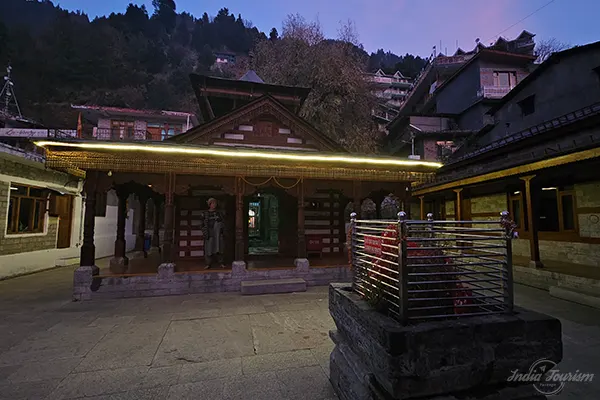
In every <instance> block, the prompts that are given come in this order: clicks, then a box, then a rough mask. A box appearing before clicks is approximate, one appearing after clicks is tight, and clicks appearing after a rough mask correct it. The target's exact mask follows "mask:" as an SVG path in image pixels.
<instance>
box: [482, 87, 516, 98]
mask: <svg viewBox="0 0 600 400" xmlns="http://www.w3.org/2000/svg"><path fill="white" fill-rule="evenodd" d="M511 90H512V87H511V86H484V87H482V88H480V89H479V90H478V91H477V97H483V98H486V99H501V98H503V97H504V96H506V95H507V94H508V92H510V91H511Z"/></svg>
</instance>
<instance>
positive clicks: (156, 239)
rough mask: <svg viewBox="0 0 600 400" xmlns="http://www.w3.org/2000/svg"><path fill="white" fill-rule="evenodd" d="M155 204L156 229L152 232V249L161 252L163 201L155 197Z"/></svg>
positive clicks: (153, 200)
mask: <svg viewBox="0 0 600 400" xmlns="http://www.w3.org/2000/svg"><path fill="white" fill-rule="evenodd" d="M152 202H153V203H154V215H153V216H152V217H153V219H154V224H153V225H154V228H153V232H152V248H154V249H158V250H159V251H160V208H161V206H162V203H163V202H162V199H161V198H160V197H159V196H154V198H153V199H152Z"/></svg>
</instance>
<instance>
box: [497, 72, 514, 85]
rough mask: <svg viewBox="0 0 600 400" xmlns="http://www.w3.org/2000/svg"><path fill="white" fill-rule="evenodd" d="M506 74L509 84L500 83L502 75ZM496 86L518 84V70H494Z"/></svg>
mask: <svg viewBox="0 0 600 400" xmlns="http://www.w3.org/2000/svg"><path fill="white" fill-rule="evenodd" d="M501 74H506V75H507V76H508V85H501V84H500V75H501ZM493 83H494V87H508V88H511V89H512V88H514V87H515V86H517V71H494V82H493Z"/></svg>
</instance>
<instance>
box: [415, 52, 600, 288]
mask: <svg viewBox="0 0 600 400" xmlns="http://www.w3.org/2000/svg"><path fill="white" fill-rule="evenodd" d="M487 116H488V117H489V118H491V121H492V122H491V123H490V124H489V125H487V126H486V128H485V129H482V130H479V131H477V132H476V133H474V134H473V135H471V136H470V137H469V138H468V139H467V140H466V141H465V143H464V144H463V145H462V146H461V147H460V148H459V149H458V150H457V151H456V152H455V153H454V154H453V155H452V157H451V158H450V160H449V162H448V163H446V165H445V166H444V167H443V168H441V169H440V170H439V171H438V174H437V178H436V182H435V183H432V184H428V185H423V186H420V187H418V188H415V190H413V194H414V196H415V198H417V199H419V203H417V204H415V209H416V210H418V211H419V214H420V217H423V216H424V214H425V213H427V212H434V213H436V214H438V215H440V216H441V217H442V218H447V219H458V220H470V219H473V220H478V219H490V218H492V219H493V218H497V217H498V212H499V210H505V209H507V210H510V212H511V214H512V216H513V218H514V220H515V222H516V223H517V225H518V233H519V236H520V237H519V239H517V240H516V241H515V242H514V245H513V254H514V259H515V263H516V264H518V265H524V266H531V267H537V268H541V267H546V269H547V270H551V271H554V272H562V273H566V274H575V275H579V276H591V275H595V276H598V275H597V274H598V273H600V270H599V269H598V268H600V258H599V257H598V255H599V254H600V180H599V179H598V174H597V172H596V171H597V170H598V168H599V167H600V146H599V143H600V129H599V126H600V124H599V123H600V42H596V43H592V44H589V45H585V46H579V47H575V48H572V49H569V50H566V51H562V52H558V53H554V54H553V55H552V56H550V57H549V58H548V60H547V61H545V62H544V63H543V64H541V65H540V66H539V67H538V68H537V69H536V70H535V71H534V72H532V73H531V74H530V75H528V76H527V77H525V78H524V79H522V80H521V81H520V82H519V83H518V84H517V85H516V86H515V87H514V88H513V89H512V90H511V91H510V92H509V93H508V94H507V95H506V96H504V97H503V98H502V99H501V100H499V101H498V102H497V103H496V104H495V105H494V106H493V107H491V108H490V109H489V110H488V111H487ZM594 271H595V272H594ZM544 279H546V281H544V282H545V283H544V282H541V283H539V284H540V285H541V286H542V287H543V286H544V285H546V286H547V285H548V283H547V282H548V281H550V280H551V278H544ZM546 288H547V287H546Z"/></svg>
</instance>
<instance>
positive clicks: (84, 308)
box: [0, 268, 600, 400]
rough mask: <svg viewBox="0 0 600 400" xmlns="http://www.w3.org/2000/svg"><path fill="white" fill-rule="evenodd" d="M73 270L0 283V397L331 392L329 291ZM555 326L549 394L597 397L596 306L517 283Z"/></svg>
mask: <svg viewBox="0 0 600 400" xmlns="http://www.w3.org/2000/svg"><path fill="white" fill-rule="evenodd" d="M71 286H72V269H71V268H61V269H57V270H52V271H47V272H42V273H38V274H34V275H29V276H24V277H20V278H16V279H11V280H5V281H0V399H10V400H18V399H35V400H38V399H39V400H41V399H79V398H86V399H90V398H91V399H94V400H108V399H111V400H114V399H137V400H146V399H148V400H150V399H156V400H162V399H194V400H200V399H211V400H218V399H244V400H246V399H248V400H249V399H261V400H262V399H266V400H279V399H302V400H312V399H323V400H325V399H335V398H336V397H335V395H334V393H333V390H332V388H331V386H330V384H329V381H328V377H327V376H328V368H329V367H328V364H329V353H330V352H331V350H332V343H331V340H330V339H329V337H328V331H329V330H330V329H332V328H333V326H334V325H333V321H332V320H331V318H330V316H329V312H328V304H327V288H326V287H319V288H311V289H309V291H308V292H305V293H295V294H284V295H264V296H251V297H246V296H244V297H243V296H241V295H240V294H237V293H228V294H202V295H190V296H174V297H157V298H144V299H122V300H102V301H100V300H96V301H90V302H82V303H73V302H71V295H70V293H71ZM516 302H517V304H518V305H520V306H523V307H527V308H531V309H534V310H537V311H540V312H544V313H547V314H551V315H553V316H556V317H558V318H560V319H561V321H562V324H563V333H564V336H563V340H564V359H563V360H564V361H563V362H562V363H561V364H560V368H561V371H565V372H575V371H576V370H579V371H580V372H585V373H596V375H597V376H596V378H595V379H594V381H593V382H592V383H591V384H590V383H588V384H586V383H568V384H567V386H566V387H565V391H564V392H563V394H561V395H560V396H556V397H554V398H557V399H599V398H600V383H599V381H600V375H599V374H600V310H595V309H592V308H588V307H585V306H579V305H576V304H573V303H568V302H565V301H561V300H557V299H553V298H551V297H549V296H548V294H547V293H546V292H543V291H540V290H536V289H532V288H528V287H524V286H517V289H516Z"/></svg>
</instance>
